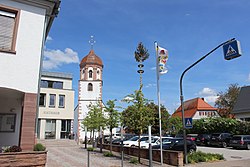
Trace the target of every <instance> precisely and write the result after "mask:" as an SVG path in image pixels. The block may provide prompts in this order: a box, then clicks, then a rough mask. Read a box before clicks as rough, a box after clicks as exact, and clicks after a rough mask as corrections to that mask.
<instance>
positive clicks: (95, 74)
mask: <svg viewBox="0 0 250 167" xmlns="http://www.w3.org/2000/svg"><path fill="white" fill-rule="evenodd" d="M102 70H103V63H102V60H101V59H100V57H98V56H97V55H96V54H95V52H94V50H90V52H89V54H88V55H87V56H85V57H84V58H83V59H82V60H81V63H80V80H79V90H78V106H77V107H76V110H75V112H76V113H75V114H76V115H78V119H77V120H76V121H77V125H76V127H77V128H76V132H75V133H76V138H77V140H78V141H83V140H84V138H85V128H84V127H83V125H82V121H83V119H84V118H85V117H86V116H87V114H88V112H89V109H88V106H89V105H90V104H94V105H95V104H96V103H100V104H102V85H103V81H102ZM87 136H88V137H89V136H90V133H87Z"/></svg>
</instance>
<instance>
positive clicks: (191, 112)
mask: <svg viewBox="0 0 250 167" xmlns="http://www.w3.org/2000/svg"><path fill="white" fill-rule="evenodd" d="M184 111H185V112H184V118H192V119H201V118H209V117H220V115H219V114H218V112H217V108H214V107H212V106H211V105H209V104H208V103H206V102H205V101H204V99H203V98H195V99H191V100H187V101H185V102H184ZM172 116H173V117H180V118H182V109H181V106H180V107H179V108H178V109H177V110H176V111H175V112H174V113H173V115H172Z"/></svg>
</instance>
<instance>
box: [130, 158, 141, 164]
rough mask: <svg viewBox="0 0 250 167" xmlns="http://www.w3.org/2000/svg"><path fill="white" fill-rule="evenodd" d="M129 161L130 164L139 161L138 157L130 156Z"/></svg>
mask: <svg viewBox="0 0 250 167" xmlns="http://www.w3.org/2000/svg"><path fill="white" fill-rule="evenodd" d="M129 163H131V164H138V163H139V161H138V159H137V158H134V157H133V158H131V159H130V160H129Z"/></svg>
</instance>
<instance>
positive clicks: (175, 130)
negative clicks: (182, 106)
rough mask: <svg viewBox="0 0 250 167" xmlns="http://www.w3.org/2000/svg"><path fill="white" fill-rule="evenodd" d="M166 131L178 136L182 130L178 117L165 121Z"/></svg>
mask: <svg viewBox="0 0 250 167" xmlns="http://www.w3.org/2000/svg"><path fill="white" fill-rule="evenodd" d="M167 130H168V131H169V132H170V133H171V134H173V135H176V134H179V133H180V131H181V130H182V120H181V118H180V117H170V118H169V119H168V120H167Z"/></svg>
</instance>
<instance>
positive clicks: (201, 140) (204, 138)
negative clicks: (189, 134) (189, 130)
mask: <svg viewBox="0 0 250 167" xmlns="http://www.w3.org/2000/svg"><path fill="white" fill-rule="evenodd" d="M210 138H211V134H198V136H197V138H196V141H195V143H196V144H197V145H205V146H209V145H210V142H209V141H210Z"/></svg>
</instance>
